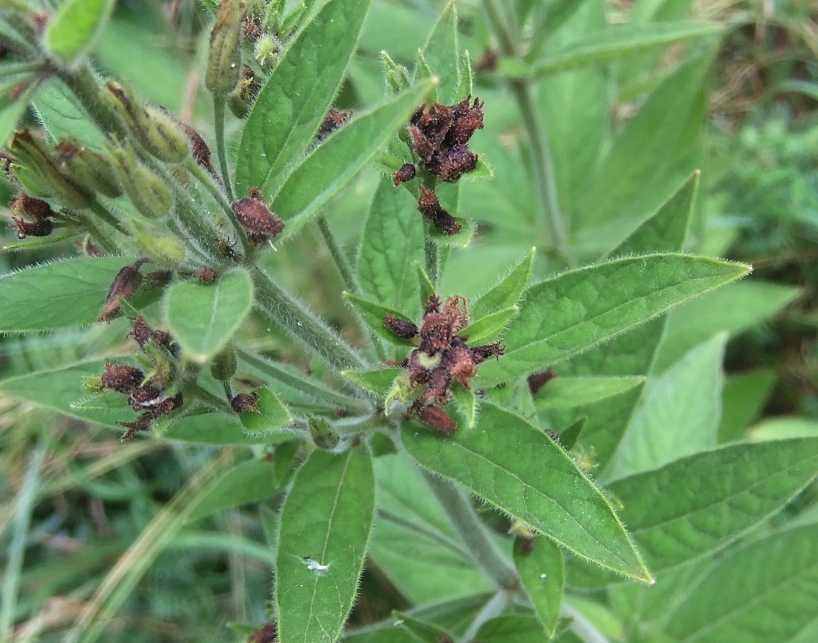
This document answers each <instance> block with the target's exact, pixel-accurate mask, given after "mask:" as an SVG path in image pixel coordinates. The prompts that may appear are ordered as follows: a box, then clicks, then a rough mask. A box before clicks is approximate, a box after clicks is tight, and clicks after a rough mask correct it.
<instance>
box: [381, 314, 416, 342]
mask: <svg viewBox="0 0 818 643" xmlns="http://www.w3.org/2000/svg"><path fill="white" fill-rule="evenodd" d="M383 325H384V326H386V327H387V328H388V329H389V330H391V331H392V332H393V333H395V335H397V336H398V337H400V338H402V339H412V337H417V336H418V327H417V326H415V324H413V323H412V322H410V321H406V320H405V319H397V318H396V317H394V316H393V315H387V316H386V317H384V318H383Z"/></svg>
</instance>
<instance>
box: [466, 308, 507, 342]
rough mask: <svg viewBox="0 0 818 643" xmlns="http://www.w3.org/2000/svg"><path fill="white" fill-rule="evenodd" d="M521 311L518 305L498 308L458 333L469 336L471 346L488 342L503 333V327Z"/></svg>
mask: <svg viewBox="0 0 818 643" xmlns="http://www.w3.org/2000/svg"><path fill="white" fill-rule="evenodd" d="M519 312H520V308H519V307H518V306H511V307H509V308H506V309H505V310H498V311H497V312H496V313H491V314H490V315H486V316H485V317H481V318H479V319H475V320H474V321H473V322H471V323H470V324H469V325H468V326H466V327H465V328H463V329H462V330H461V331H460V332H459V333H458V335H462V336H463V337H468V343H469V345H470V346H479V345H480V344H488V343H489V342H493V341H494V340H495V339H497V338H498V337H499V336H500V335H501V334H502V332H503V329H504V328H505V327H506V326H508V325H509V323H510V322H511V320H512V319H514V318H515V317H516V316H517V314H518V313H519Z"/></svg>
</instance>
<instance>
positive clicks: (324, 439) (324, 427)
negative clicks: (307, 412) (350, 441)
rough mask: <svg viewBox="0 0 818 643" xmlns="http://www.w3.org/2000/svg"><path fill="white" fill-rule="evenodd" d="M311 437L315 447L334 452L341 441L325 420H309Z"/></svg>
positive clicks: (314, 418) (313, 418)
mask: <svg viewBox="0 0 818 643" xmlns="http://www.w3.org/2000/svg"><path fill="white" fill-rule="evenodd" d="M309 425H310V435H312V441H313V442H315V446H317V447H318V448H319V449H326V450H328V451H332V449H334V448H335V447H337V446H338V443H339V442H340V441H341V436H339V435H338V433H337V432H336V431H335V430H334V429H333V428H332V427H331V426H330V424H329V422H327V421H326V420H325V419H324V418H316V417H311V418H309Z"/></svg>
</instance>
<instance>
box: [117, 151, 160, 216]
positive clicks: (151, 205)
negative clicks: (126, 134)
mask: <svg viewBox="0 0 818 643" xmlns="http://www.w3.org/2000/svg"><path fill="white" fill-rule="evenodd" d="M106 152H107V154H108V156H109V158H111V160H112V162H113V167H114V170H115V171H116V174H117V176H118V177H119V182H120V183H121V184H122V187H123V188H124V189H125V193H126V194H127V195H128V198H129V199H130V200H131V203H133V204H134V207H135V208H136V209H137V210H139V212H140V213H142V214H143V215H144V216H146V217H148V218H149V219H153V218H158V217H163V216H165V215H166V214H167V213H168V212H170V209H171V207H172V206H173V194H171V191H170V189H169V188H168V186H167V185H165V182H164V181H163V180H162V179H160V178H159V177H158V176H156V175H155V174H154V173H153V172H151V171H150V170H149V169H148V168H147V167H145V166H144V165H142V164H141V163H140V162H139V161H137V160H136V157H135V156H134V153H133V150H132V149H131V148H130V146H129V145H128V146H126V147H123V146H119V147H113V146H106Z"/></svg>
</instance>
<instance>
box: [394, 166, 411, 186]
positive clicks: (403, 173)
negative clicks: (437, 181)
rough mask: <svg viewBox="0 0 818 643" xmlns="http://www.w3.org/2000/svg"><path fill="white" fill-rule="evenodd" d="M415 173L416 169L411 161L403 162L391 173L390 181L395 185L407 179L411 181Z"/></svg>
mask: <svg viewBox="0 0 818 643" xmlns="http://www.w3.org/2000/svg"><path fill="white" fill-rule="evenodd" d="M416 174H417V170H416V169H415V166H414V165H412V164H411V163H404V164H403V165H402V166H401V168H400V169H399V170H398V171H397V172H395V173H394V174H393V175H392V183H394V184H395V187H397V186H399V185H400V184H401V183H406V182H407V181H411V180H412V179H414V178H415V175H416Z"/></svg>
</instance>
